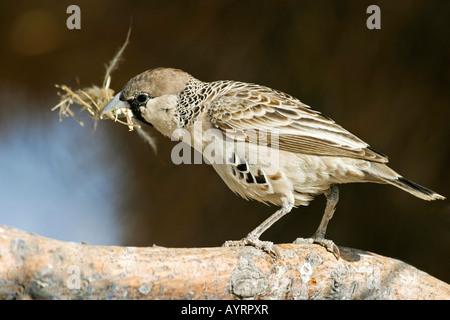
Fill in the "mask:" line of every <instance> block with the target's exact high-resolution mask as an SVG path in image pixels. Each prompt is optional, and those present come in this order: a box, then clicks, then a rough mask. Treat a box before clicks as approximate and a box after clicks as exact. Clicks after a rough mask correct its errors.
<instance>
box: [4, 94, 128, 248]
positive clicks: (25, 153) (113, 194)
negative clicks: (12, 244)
mask: <svg viewBox="0 0 450 320" xmlns="http://www.w3.org/2000/svg"><path fill="white" fill-rule="evenodd" d="M4 94H7V93H4ZM14 96H20V93H19V92H14ZM3 98H4V95H3ZM11 98H13V97H11ZM15 100H16V101H17V99H15ZM9 101H14V99H10V100H9ZM52 102H53V101H52ZM52 102H50V101H47V103H46V102H45V101H42V102H40V103H42V104H46V106H47V108H45V106H44V107H43V108H41V109H40V110H45V109H48V112H43V113H41V114H40V115H36V118H35V120H36V119H37V120H38V121H31V120H32V119H33V117H30V114H27V115H25V114H23V115H22V117H21V116H20V115H18V114H17V113H16V112H17V110H21V109H22V110H27V108H29V106H30V103H31V102H27V101H19V102H18V104H20V105H17V106H14V105H10V108H11V109H10V110H16V112H15V114H14V117H5V113H3V116H4V117H3V118H2V119H1V120H0V123H2V122H3V123H4V122H8V121H11V122H9V123H8V125H9V126H13V127H15V128H16V130H11V131H10V132H5V133H2V134H1V138H0V223H1V224H5V225H10V226H14V227H16V228H20V229H23V230H26V231H30V232H31V231H32V232H35V233H37V234H40V235H43V236H46V237H51V238H55V239H59V240H65V241H75V242H81V241H87V242H89V243H93V244H104V245H109V244H120V239H121V237H120V228H119V227H118V222H117V217H116V215H115V208H116V207H117V199H118V198H117V197H118V196H120V186H119V185H118V181H119V180H120V176H119V171H120V158H118V157H110V158H108V159H106V158H107V157H105V155H107V154H108V152H107V150H106V148H108V146H110V144H108V145H106V144H105V143H104V141H106V140H104V139H106V137H105V132H104V130H102V128H99V129H98V130H95V131H93V130H92V129H91V130H89V129H88V128H83V127H81V126H80V125H79V124H78V123H77V122H75V121H74V120H73V119H64V120H63V122H59V121H58V116H57V114H56V112H53V113H52V112H51V111H50V107H51V106H52ZM10 103H11V102H10ZM25 105H27V108H26V107H25ZM81 116H83V115H82V114H81ZM40 118H41V120H43V121H45V125H43V122H42V121H39V119H40ZM84 120H85V122H87V126H91V127H92V126H93V120H90V119H84ZM100 127H101V126H100ZM102 139H103V140H102Z"/></svg>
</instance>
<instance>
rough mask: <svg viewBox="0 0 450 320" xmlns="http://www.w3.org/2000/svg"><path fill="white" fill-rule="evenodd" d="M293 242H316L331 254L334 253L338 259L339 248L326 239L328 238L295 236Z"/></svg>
mask: <svg viewBox="0 0 450 320" xmlns="http://www.w3.org/2000/svg"><path fill="white" fill-rule="evenodd" d="M294 243H297V244H302V243H316V244H319V245H321V246H322V247H324V248H325V249H327V250H328V251H330V252H331V253H332V254H334V256H335V257H336V259H337V260H339V258H340V256H341V254H340V252H339V248H338V246H337V245H335V244H334V242H333V241H331V240H328V239H324V238H314V237H312V238H307V239H305V238H297V239H295V241H294Z"/></svg>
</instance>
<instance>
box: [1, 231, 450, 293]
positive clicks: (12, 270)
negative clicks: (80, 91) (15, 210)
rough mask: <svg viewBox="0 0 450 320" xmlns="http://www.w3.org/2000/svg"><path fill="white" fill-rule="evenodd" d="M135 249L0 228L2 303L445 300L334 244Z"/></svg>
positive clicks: (422, 283) (419, 281) (403, 270)
mask: <svg viewBox="0 0 450 320" xmlns="http://www.w3.org/2000/svg"><path fill="white" fill-rule="evenodd" d="M277 248H278V252H279V256H278V257H277V258H274V257H273V256H270V255H268V254H266V253H264V252H262V251H260V250H258V249H255V248H252V247H243V248H222V247H218V248H163V247H150V248H137V247H119V246H96V245H90V244H79V243H73V242H63V241H58V240H53V239H48V238H45V237H42V236H39V235H36V234H34V233H28V232H24V231H21V230H18V229H15V228H11V227H7V226H1V225H0V299H449V298H450V286H449V285H448V284H446V283H444V282H442V281H440V280H438V279H436V278H433V277H432V276H430V275H428V274H426V273H424V272H422V271H420V270H417V269H416V268H414V267H412V266H410V265H407V264H406V263H404V262H401V261H399V260H395V259H390V258H386V257H383V256H380V255H377V254H374V253H370V252H365V251H361V250H356V249H350V248H344V247H340V251H341V258H340V259H339V260H336V258H335V256H334V255H333V254H332V253H330V252H327V251H326V250H325V249H324V248H322V247H320V246H317V245H311V244H280V245H277Z"/></svg>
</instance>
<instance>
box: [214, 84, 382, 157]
mask: <svg viewBox="0 0 450 320" xmlns="http://www.w3.org/2000/svg"><path fill="white" fill-rule="evenodd" d="M221 86H222V87H223V85H221ZM225 92H226V93H225V94H223V95H221V96H218V97H217V96H216V98H215V99H213V101H212V102H211V103H210V105H209V117H210V120H211V122H212V123H213V125H214V126H215V127H216V128H218V129H220V130H221V131H222V132H223V133H224V134H226V135H227V136H231V137H232V138H234V139H245V140H247V141H248V142H250V143H251V142H255V140H254V139H253V140H252V139H251V135H252V134H254V133H255V132H257V135H258V132H266V133H267V134H268V137H267V139H266V140H268V141H265V142H267V144H268V145H270V141H271V137H270V135H273V134H276V135H277V137H278V142H277V143H278V148H279V149H280V150H285V151H290V152H294V153H301V154H310V155H319V156H339V157H350V158H358V159H365V160H370V161H375V162H380V163H384V162H388V159H387V157H386V156H385V155H383V154H381V153H379V152H377V151H375V150H373V149H371V148H370V147H369V145H368V144H367V143H365V142H364V141H362V140H361V139H359V138H358V137H356V136H355V135H353V134H351V133H350V132H348V131H347V130H345V129H344V128H342V127H341V126H339V125H337V124H336V123H335V122H334V121H333V120H331V119H329V118H327V117H325V116H323V115H321V114H320V112H318V111H315V110H312V109H311V108H310V107H309V106H307V105H305V104H303V103H302V102H300V101H299V100H298V99H296V98H293V97H291V96H289V95H287V94H285V93H282V92H280V91H276V90H273V89H270V88H267V87H263V86H259V85H253V84H245V83H239V82H236V83H230V84H229V86H228V88H227V90H225ZM256 143H261V142H258V141H257V142H256Z"/></svg>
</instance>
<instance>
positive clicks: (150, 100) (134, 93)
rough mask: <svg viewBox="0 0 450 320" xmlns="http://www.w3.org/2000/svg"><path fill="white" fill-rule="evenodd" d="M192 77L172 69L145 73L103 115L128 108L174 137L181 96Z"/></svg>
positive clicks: (116, 97) (131, 82) (124, 88)
mask: <svg viewBox="0 0 450 320" xmlns="http://www.w3.org/2000/svg"><path fill="white" fill-rule="evenodd" d="M191 78H192V76H191V75H189V74H188V73H186V72H184V71H182V70H178V69H171V68H158V69H152V70H148V71H145V72H143V73H141V74H139V75H137V76H135V77H134V78H132V79H131V80H129V81H128V83H127V84H126V85H125V86H124V87H123V89H122V91H120V92H119V93H118V94H117V95H116V96H115V97H114V98H113V99H112V100H111V101H110V102H109V103H108V104H107V105H106V106H105V108H104V109H103V111H102V113H101V115H102V116H103V115H105V114H106V113H109V112H112V111H114V110H117V109H120V108H127V109H130V110H131V111H132V112H133V115H134V117H136V118H137V119H139V120H140V121H142V122H144V123H146V124H149V125H151V126H154V127H155V128H156V129H157V130H158V131H160V132H161V133H162V134H164V135H166V136H170V135H171V134H172V130H173V129H174V125H175V127H176V123H175V117H174V115H175V111H176V107H177V104H178V96H179V95H180V93H181V92H182V91H183V90H184V89H185V88H186V85H187V83H188V82H189V80H190V79H191Z"/></svg>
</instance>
